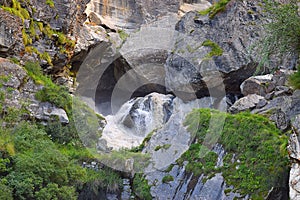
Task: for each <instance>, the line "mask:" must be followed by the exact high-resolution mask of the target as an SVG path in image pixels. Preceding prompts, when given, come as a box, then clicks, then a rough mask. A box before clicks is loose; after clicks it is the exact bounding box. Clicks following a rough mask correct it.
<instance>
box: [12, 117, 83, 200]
mask: <svg viewBox="0 0 300 200" xmlns="http://www.w3.org/2000/svg"><path fill="white" fill-rule="evenodd" d="M13 136H14V144H15V149H16V151H17V154H16V156H15V157H14V166H13V171H12V172H10V173H9V174H8V175H7V180H8V185H9V186H10V187H11V188H14V189H15V191H16V192H15V193H14V194H13V195H14V197H15V198H17V199H40V198H41V197H43V194H44V193H45V191H48V192H50V191H51V193H49V194H48V195H50V196H51V198H52V199H55V198H59V197H60V195H65V197H66V198H62V199H74V198H72V197H75V196H76V193H75V187H74V186H72V185H74V183H75V182H74V181H76V180H80V179H81V178H82V179H83V178H84V177H80V175H82V173H78V169H80V170H83V169H81V168H80V167H79V166H78V167H76V166H75V165H74V164H73V163H72V162H70V161H69V160H68V158H67V157H66V156H64V155H63V154H61V153H60V151H59V150H58V149H57V148H56V145H55V144H54V143H53V142H52V141H51V140H50V139H49V137H47V135H46V133H45V132H44V131H43V130H41V129H38V128H37V127H36V126H34V125H30V124H28V123H21V124H20V125H19V126H18V127H16V129H15V130H13ZM80 170H79V171H80ZM74 173H75V174H76V176H77V177H76V179H72V177H71V174H74ZM50 186H51V187H50ZM53 186H56V187H53ZM49 187H50V188H49ZM55 188H56V189H55ZM61 191H64V194H60V192H61ZM45 198H46V197H45Z"/></svg>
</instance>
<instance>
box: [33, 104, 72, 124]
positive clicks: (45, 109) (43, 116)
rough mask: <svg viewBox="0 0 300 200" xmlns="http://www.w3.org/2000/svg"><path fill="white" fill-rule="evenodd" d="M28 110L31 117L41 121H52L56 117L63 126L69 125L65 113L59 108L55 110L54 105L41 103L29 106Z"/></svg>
mask: <svg viewBox="0 0 300 200" xmlns="http://www.w3.org/2000/svg"><path fill="white" fill-rule="evenodd" d="M29 110H30V112H31V114H32V116H33V117H35V118H36V119H38V120H42V121H49V120H53V118H55V117H57V118H58V119H59V121H60V122H61V123H63V124H68V123H69V118H68V116H67V113H66V111H64V110H63V109H61V108H57V107H56V106H55V105H53V104H51V103H49V102H42V103H39V104H30V105H29Z"/></svg>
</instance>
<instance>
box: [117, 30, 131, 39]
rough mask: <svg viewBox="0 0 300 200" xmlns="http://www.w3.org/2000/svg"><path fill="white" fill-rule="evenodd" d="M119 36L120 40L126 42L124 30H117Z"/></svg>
mask: <svg viewBox="0 0 300 200" xmlns="http://www.w3.org/2000/svg"><path fill="white" fill-rule="evenodd" d="M118 33H119V36H120V38H121V39H122V40H126V39H127V38H128V37H129V35H128V34H127V33H126V32H125V31H124V30H118Z"/></svg>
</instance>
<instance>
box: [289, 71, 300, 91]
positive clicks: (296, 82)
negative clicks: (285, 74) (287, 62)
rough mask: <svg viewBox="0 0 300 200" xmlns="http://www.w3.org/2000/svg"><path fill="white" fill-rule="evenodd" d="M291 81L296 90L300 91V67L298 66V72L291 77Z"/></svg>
mask: <svg viewBox="0 0 300 200" xmlns="http://www.w3.org/2000/svg"><path fill="white" fill-rule="evenodd" d="M289 81H290V83H291V85H292V86H293V87H294V88H295V89H300V66H298V71H297V72H296V73H294V74H293V75H291V76H290V80H289Z"/></svg>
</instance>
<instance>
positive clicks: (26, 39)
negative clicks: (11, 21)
mask: <svg viewBox="0 0 300 200" xmlns="http://www.w3.org/2000/svg"><path fill="white" fill-rule="evenodd" d="M22 37H23V43H24V45H25V46H27V45H30V44H32V39H31V38H30V36H29V35H28V34H27V33H26V31H25V29H22Z"/></svg>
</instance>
